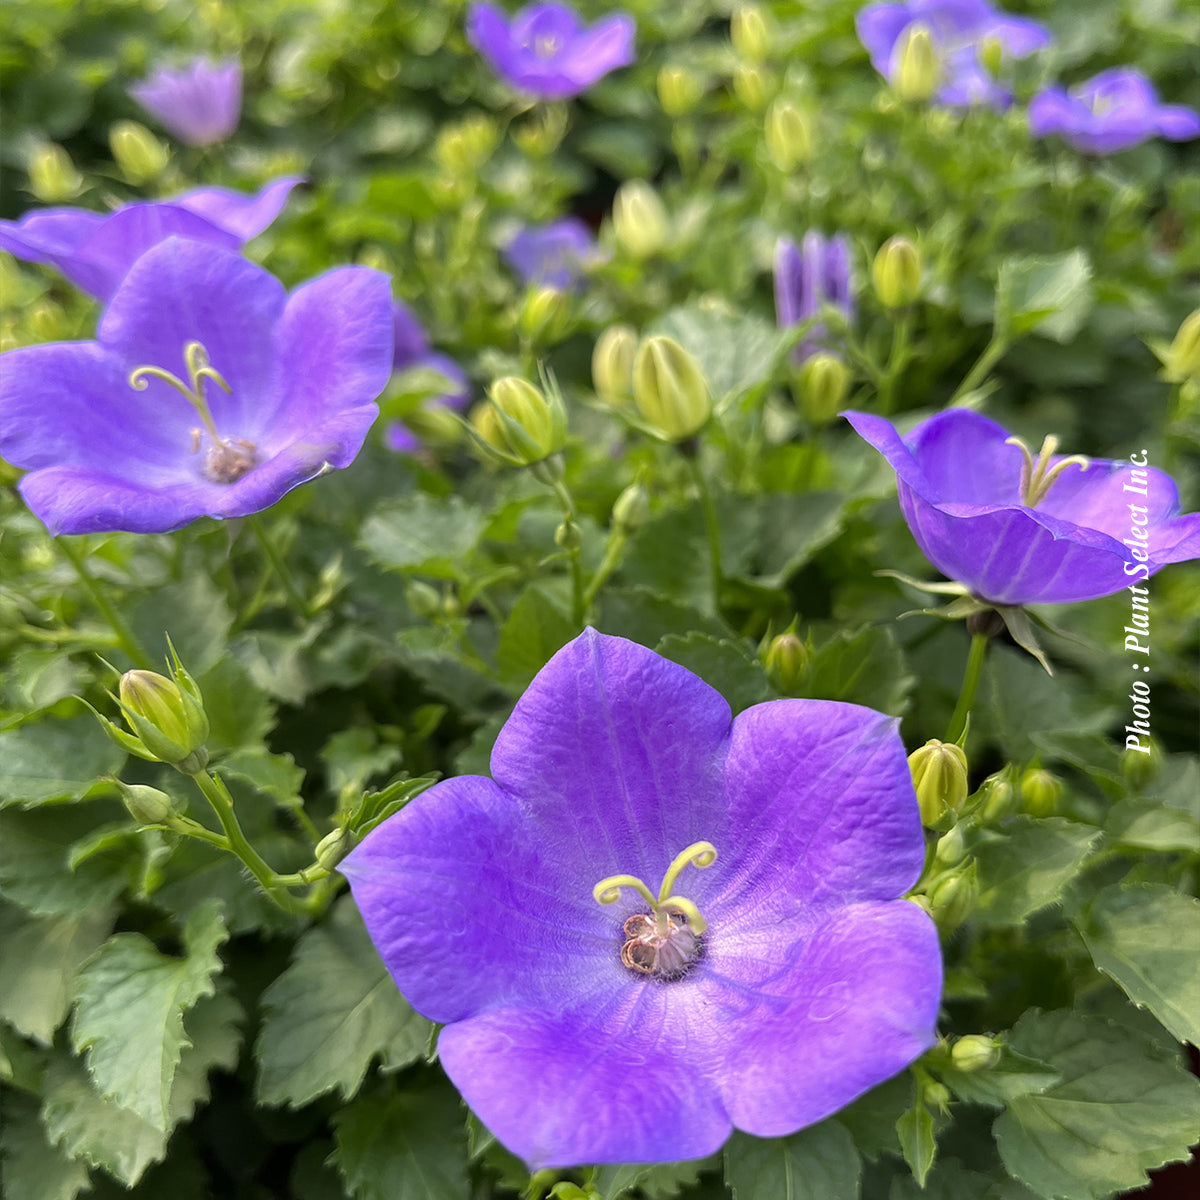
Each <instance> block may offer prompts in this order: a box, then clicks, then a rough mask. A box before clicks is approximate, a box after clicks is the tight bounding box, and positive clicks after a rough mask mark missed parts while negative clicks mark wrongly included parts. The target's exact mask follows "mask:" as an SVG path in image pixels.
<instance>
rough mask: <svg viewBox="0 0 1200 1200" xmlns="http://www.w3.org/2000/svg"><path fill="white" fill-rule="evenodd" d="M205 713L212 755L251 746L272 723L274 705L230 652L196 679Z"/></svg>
mask: <svg viewBox="0 0 1200 1200" xmlns="http://www.w3.org/2000/svg"><path fill="white" fill-rule="evenodd" d="M196 682H197V683H198V684H199V686H200V693H201V695H202V696H203V697H204V711H205V714H206V715H207V716H208V725H209V733H208V749H209V751H210V753H212V754H213V755H218V754H221V753H223V752H224V751H226V750H233V749H236V748H238V747H241V746H255V745H258V744H259V743H261V742H262V740H263V739H264V738H265V737H266V736H267V734H268V733H270V732H271V729H272V727H273V726H274V724H275V706H274V705H273V704H272V703H271V701H270V699H269V697H267V696H266V695H265V694H264V693H263V692H262V691H261V690H260V689H259V688H258V687H256V686H255V684H254V683H253V682H252V680H251V678H250V672H249V671H247V670H246V668H245V667H244V666H242V664H241V663H240V662H238V660H237V659H236V658H234V657H233V656H232V655H230V656H229V657H227V658H223V659H221V661H220V662H218V663H217V664H216V666H214V667H213V668H212V669H211V670H209V671H206V672H205V673H204V674H203V675H202V676H200V677H199V678H198V679H197V681H196Z"/></svg>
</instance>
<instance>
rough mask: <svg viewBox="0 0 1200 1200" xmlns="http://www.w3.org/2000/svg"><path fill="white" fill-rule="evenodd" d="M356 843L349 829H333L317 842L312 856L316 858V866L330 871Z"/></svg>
mask: <svg viewBox="0 0 1200 1200" xmlns="http://www.w3.org/2000/svg"><path fill="white" fill-rule="evenodd" d="M356 843H357V839H356V838H355V836H354V834H352V833H351V832H350V830H348V829H335V830H334V831H333V832H332V833H327V834H326V835H325V836H324V837H323V838H322V839H321V840H320V841H319V842H318V843H317V848H316V850H315V851H314V852H313V858H315V859H316V860H317V866H319V867H324V868H325V870H326V871H332V870H333V869H334V867H336V866H337V865H338V863H340V862H341V861H342V859H343V858H345V857H346V855H347V854H349V853H350V851H351V850H353V849H354V847H355V844H356Z"/></svg>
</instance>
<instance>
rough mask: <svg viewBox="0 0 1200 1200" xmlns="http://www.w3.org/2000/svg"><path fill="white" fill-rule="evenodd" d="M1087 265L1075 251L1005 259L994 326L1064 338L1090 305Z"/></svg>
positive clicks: (1076, 328)
mask: <svg viewBox="0 0 1200 1200" xmlns="http://www.w3.org/2000/svg"><path fill="white" fill-rule="evenodd" d="M1091 281H1092V267H1091V263H1090V262H1089V261H1088V257H1087V255H1086V254H1085V253H1084V252H1083V251H1082V250H1079V249H1075V250H1067V251H1064V252H1063V253H1062V254H1054V255H1047V256H1042V257H1035V256H1029V257H1023V258H1008V259H1005V260H1004V262H1002V263H1001V264H1000V273H999V278H998V279H997V281H996V327H997V328H998V329H1001V330H1009V331H1011V333H1012V334H1013V335H1015V336H1020V335H1022V334H1025V333H1034V332H1036V333H1039V334H1041V335H1042V336H1043V337H1048V338H1052V339H1053V340H1054V341H1056V342H1069V341H1071V339H1072V338H1073V337H1074V336H1075V335H1076V334H1077V333H1078V332H1079V330H1080V328H1081V327H1082V326H1083V323H1084V321H1086V320H1087V318H1088V314H1089V313H1090V312H1091V309H1092V285H1091Z"/></svg>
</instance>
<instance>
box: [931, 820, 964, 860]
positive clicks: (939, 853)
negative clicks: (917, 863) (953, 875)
mask: <svg viewBox="0 0 1200 1200" xmlns="http://www.w3.org/2000/svg"><path fill="white" fill-rule="evenodd" d="M966 856H967V839H966V835H965V834H964V833H963V827H962V826H961V825H955V826H954V827H953V828H952V829H951V830H950V831H949V832H948V833H944V834H942V836H941V837H940V838H938V843H937V849H936V850H935V851H934V852H933V858H934V861H935V862H936V863H938V864H939V865H940V866H943V867H955V866H957V865H958V864H959V863H960V862H962V860H963V859H964V858H966Z"/></svg>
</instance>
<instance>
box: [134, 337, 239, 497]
mask: <svg viewBox="0 0 1200 1200" xmlns="http://www.w3.org/2000/svg"><path fill="white" fill-rule="evenodd" d="M183 361H184V364H185V366H186V367H187V370H188V380H189V383H190V386H189V384H188V383H184V381H183V380H182V379H180V378H179V376H178V375H173V374H172V373H171V372H170V371H167V370H165V369H164V368H163V367H137V368H136V369H135V370H133V371H131V372H130V374H129V386H130V387H131V388H133V389H134V390H135V391H138V392H144V391H145V390H146V388H148V387H149V386H150V384H149V380H151V379H161V380H162V382H163V383H167V384H170V386H171V387H173V388H174V389H175V390H176V391H177V392H179V394H180V395H181V396H183V398H184V399H185V400H186V401H187V402H188V403H189V404H190V405H191V406H192V407H193V408H194V409H195V410H196V412H197V413H198V414H199V415H200V420H201V421H202V422H203V428H196V429H193V430H192V453H193V454H198V453H199V452H200V448H201V446H203V445H204V442H205V440H206V439H207V442H208V445H207V446H205V447H204V459H203V465H202V467H201V471H202V472H203V474H204V477H205V478H206V479H208V480H210V481H211V482H212V483H236V482H237V481H238V480H239V479H241V477H242V476H243V475H245V474H246V472H247V471H249V470H251V469H252V468H253V467H254V465H255V463H256V462H257V461H258V460H257V448H256V447H255V445H254V443H253V442H248V441H246V440H245V438H226V437H222V436H221V435H220V433H218V432H217V426H216V423H215V422H214V421H213V417H212V411H211V410H210V409H209V407H208V400H207V399H206V398H205V395H204V381H205V380H206V379H211V380H212V381H213V383H215V384H216V385H217V387H219V388H221V389H222V390H224V391H225V392H226V393H229V394H232V392H233V389H232V388H231V387H230V386H229V384H228V383H226V382H225V380H224V379H223V378H222V376H221V374H220V373H219V372H218V371H217V370H215V369H214V368H213V367H212V366H210V365H209V360H208V351H207V350H205V348H204V346H203V344H202V343H200V342H188V344H187V345H186V346H184V348H183Z"/></svg>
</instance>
